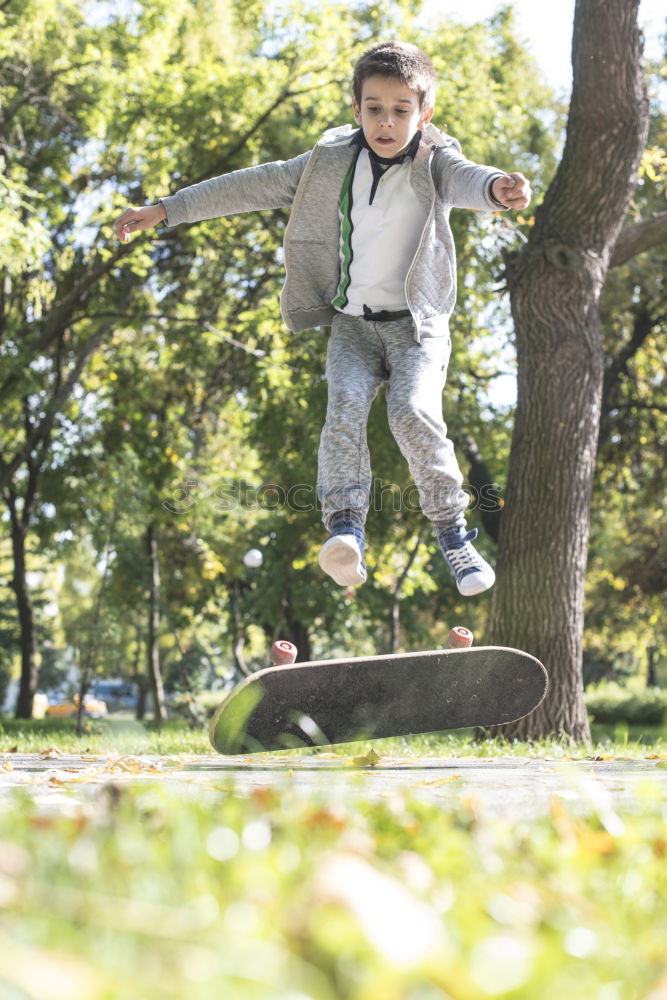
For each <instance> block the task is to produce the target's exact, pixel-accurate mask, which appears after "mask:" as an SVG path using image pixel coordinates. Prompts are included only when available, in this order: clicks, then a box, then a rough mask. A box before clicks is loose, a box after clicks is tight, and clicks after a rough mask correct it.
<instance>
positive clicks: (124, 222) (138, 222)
mask: <svg viewBox="0 0 667 1000" xmlns="http://www.w3.org/2000/svg"><path fill="white" fill-rule="evenodd" d="M166 218H167V212H166V210H165V207H164V205H163V204H162V202H158V203H157V205H145V206H144V207H143V208H126V209H125V211H124V212H123V214H122V215H119V216H118V218H117V219H116V221H115V222H114V223H113V230H114V232H115V234H116V236H117V237H118V239H119V240H120V241H121V242H122V243H129V241H130V236H131V235H132V233H137V232H139V230H141V229H152V228H153V226H157V225H158V223H160V222H164V221H165V220H166Z"/></svg>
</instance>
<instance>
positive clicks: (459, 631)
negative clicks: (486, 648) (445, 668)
mask: <svg viewBox="0 0 667 1000" xmlns="http://www.w3.org/2000/svg"><path fill="white" fill-rule="evenodd" d="M472 640H473V634H472V632H471V631H470V629H469V628H464V627H463V625H456V626H455V627H454V628H453V629H450V632H449V638H448V640H447V641H448V643H449V648H450V649H467V648H468V646H472Z"/></svg>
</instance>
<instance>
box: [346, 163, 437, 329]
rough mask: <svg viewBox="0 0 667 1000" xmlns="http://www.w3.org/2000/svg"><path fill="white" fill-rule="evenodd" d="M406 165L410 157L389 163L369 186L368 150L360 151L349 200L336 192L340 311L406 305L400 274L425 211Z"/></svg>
mask: <svg viewBox="0 0 667 1000" xmlns="http://www.w3.org/2000/svg"><path fill="white" fill-rule="evenodd" d="M411 168H412V157H410V156H406V158H405V159H404V160H403V162H402V163H398V164H394V165H390V166H388V167H387V168H386V170H385V171H384V173H383V174H382V176H381V177H380V179H379V181H378V182H377V186H376V189H375V191H373V187H374V178H373V168H372V165H371V160H370V156H369V152H368V150H367V149H366V148H362V149H361V150H360V152H359V156H358V158H357V161H356V167H355V168H354V175H353V177H352V181H351V184H350V185H349V190H350V192H351V196H352V197H351V204H349V202H344V201H343V193H344V191H345V186H344V188H343V192H341V206H340V207H341V212H340V217H341V248H340V261H341V284H340V286H339V290H338V294H337V296H336V298H335V299H334V302H333V304H334V306H335V307H336V309H338V310H339V311H340V312H345V313H349V314H350V315H353V316H362V315H363V312H364V309H363V307H364V306H368V307H369V308H370V309H372V310H373V312H377V311H380V310H383V309H388V310H390V311H392V312H393V311H397V310H400V309H406V308H407V300H406V296H405V279H406V277H407V273H408V270H409V268H410V264H411V263H412V261H413V258H414V256H415V254H416V252H417V247H418V246H419V240H420V238H421V234H422V232H423V230H424V225H425V224H426V218H427V214H428V213H427V212H426V210H425V209H424V207H423V206H422V205H421V203H420V202H419V200H418V198H417V195H416V194H415V192H414V190H413V188H412V185H411V184H410V170H411ZM371 196H372V202H371ZM346 217H347V220H349V223H351V230H350V226H349V224H348V225H347V226H346V224H345V222H346ZM350 248H351V253H350ZM348 262H349V265H348ZM346 265H347V266H346Z"/></svg>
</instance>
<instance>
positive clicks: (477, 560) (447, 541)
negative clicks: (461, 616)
mask: <svg viewBox="0 0 667 1000" xmlns="http://www.w3.org/2000/svg"><path fill="white" fill-rule="evenodd" d="M476 538H477V528H473V529H472V531H468V532H466V529H465V527H464V526H463V525H456V526H455V527H453V528H448V529H447V530H446V531H443V532H441V533H440V534H439V535H438V542H439V544H440V548H441V549H442V554H443V556H444V557H445V561H446V563H447V565H448V566H449V568H450V570H451V571H452V573H453V574H454V579H455V580H456V586H457V587H458V588H459V593H460V594H463V596H464V597H474V595H475V594H483V593H484V591H485V590H488V589H489V588H490V587H492V586H493V584H494V583H495V580H496V574H495V573H494V572H493V570H492V568H491V567H490V566H489V564H488V562H486V560H485V559H483V558H482V557H481V556H480V554H479V552H478V551H477V550H476V549H475V547H474V545H473V544H472V543H473V542H474V541H475V539H476Z"/></svg>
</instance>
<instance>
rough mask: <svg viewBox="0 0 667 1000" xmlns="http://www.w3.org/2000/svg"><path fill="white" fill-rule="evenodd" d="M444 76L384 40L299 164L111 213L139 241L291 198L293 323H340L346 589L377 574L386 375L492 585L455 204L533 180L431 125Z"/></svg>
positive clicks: (337, 399)
mask: <svg viewBox="0 0 667 1000" xmlns="http://www.w3.org/2000/svg"><path fill="white" fill-rule="evenodd" d="M436 82H437V81H436V75H435V70H434V68H433V65H432V63H431V61H430V59H429V58H428V56H427V55H426V53H425V52H423V51H422V50H421V49H419V48H417V46H416V45H411V44H409V43H407V42H379V43H377V44H375V45H372V46H371V47H370V48H369V49H368V50H367V51H366V52H365V53H364V55H363V56H362V57H361V58H360V59H359V61H358V62H357V64H356V66H355V69H354V76H353V94H354V100H353V109H354V118H355V121H356V123H357V125H359V126H360V127H359V128H358V129H352V128H351V127H350V126H349V125H346V126H343V127H341V128H335V129H331V130H330V131H328V132H326V133H325V134H324V136H323V137H322V138H321V139H320V141H319V142H318V143H317V144H316V146H315V147H314V149H312V150H311V151H309V152H306V153H302V154H301V155H300V156H297V157H295V158H294V159H292V160H287V161H278V162H275V163H265V164H261V165H260V166H256V167H249V168H246V169H244V170H236V171H233V172H232V173H229V174H223V175H222V176H220V177H214V178H213V179H212V180H208V181H203V182H202V183H200V184H194V185H192V186H191V187H187V188H184V189H183V190H181V191H179V192H177V193H176V194H175V195H172V196H171V197H167V198H162V199H161V200H160V201H159V202H158V203H157V204H156V205H149V206H146V207H145V208H128V209H127V210H126V211H125V212H123V214H122V215H121V216H120V217H119V218H118V219H117V220H116V221H115V222H114V230H115V231H116V233H117V235H118V237H119V239H121V240H122V241H124V242H127V241H128V240H129V239H130V235H131V234H132V233H133V232H136V231H137V230H142V229H150V228H151V227H152V226H155V225H157V224H158V223H160V222H166V224H167V225H168V226H177V225H179V224H180V223H182V222H198V221H200V220H202V219H211V218H216V217H218V216H222V215H235V214H237V213H239V212H249V211H254V210H261V209H272V208H287V207H290V206H291V213H290V219H289V223H288V225H287V228H286V230H285V270H286V281H285V285H284V287H283V290H282V293H281V296H280V305H281V312H282V316H283V319H284V321H285V323H286V325H287V327H288V328H289V329H290V330H293V331H294V332H298V331H299V330H304V329H309V328H311V327H318V326H331V336H330V338H329V346H328V351H327V362H326V375H327V381H328V386H329V397H328V406H327V416H326V422H325V425H324V428H323V430H322V436H321V439H320V448H319V453H318V478H317V495H318V499H319V501H320V503H321V505H322V520H323V523H324V526H325V528H326V529H327V532H328V535H329V536H328V538H327V539H326V541H325V542H324V544H323V546H322V548H321V550H320V555H319V564H320V566H321V568H322V569H323V570H324V571H325V572H326V573H327V574H329V576H331V577H332V578H333V579H334V580H335V581H336V583H338V584H339V585H340V586H343V587H348V586H358V585H360V584H362V583H364V582H365V580H366V566H365V563H364V538H365V536H364V525H365V521H366V514H367V512H368V507H369V502H370V488H371V467H370V457H369V452H368V446H367V442H366V427H367V421H368V413H369V410H370V406H371V403H372V401H373V399H374V397H375V395H376V394H377V391H378V389H379V387H380V385H381V384H382V383H383V382H387V413H388V418H389V426H390V428H391V432H392V434H393V436H394V438H395V439H396V442H397V444H398V446H399V448H400V449H401V452H402V453H403V455H404V456H405V458H406V459H407V462H408V466H409V469H410V472H411V474H412V477H413V479H414V481H415V484H416V485H417V488H418V490H419V499H420V504H421V508H422V510H423V512H424V514H425V515H426V517H428V518H429V519H430V521H431V522H432V524H433V527H434V532H435V535H436V538H437V539H438V543H439V545H440V548H441V550H442V552H443V555H444V557H445V560H446V561H447V564H448V565H449V568H450V569H451V571H452V573H453V575H454V578H455V580H456V584H457V587H458V589H459V591H460V593H461V594H463V595H465V596H471V595H474V594H480V593H482V592H483V591H485V590H488V589H489V587H491V586H493V583H494V580H495V575H494V572H493V569H492V568H491V566H489V564H488V563H487V562H486V561H485V560H484V559H483V558H482V557H481V555H480V554H479V553H478V552H477V551H476V550H475V548H474V546H473V544H472V543H473V541H474V540H475V538H476V535H477V531H476V530H473V531H466V525H465V515H464V512H465V508H466V506H467V503H468V497H467V495H466V493H465V491H464V490H463V489H462V484H463V477H462V475H461V472H460V469H459V467H458V463H457V461H456V457H455V455H454V448H453V446H452V443H451V441H450V440H449V439H448V438H447V428H446V426H445V423H444V420H443V415H442V390H443V387H444V384H445V378H446V374H447V364H448V361H449V354H450V350H451V342H450V337H449V326H448V323H449V317H450V315H451V313H452V310H453V308H454V302H455V299H456V257H455V249H454V242H453V239H452V232H451V229H450V227H449V212H450V209H451V208H468V209H476V210H478V211H496V210H497V209H499V208H512V209H524V208H525V207H526V206H527V204H528V202H529V199H530V186H529V184H528V181H527V180H526V178H525V177H524V176H523V175H522V174H520V173H511V174H506V173H504V172H503V171H501V170H497V169H495V168H493V167H487V166H480V165H478V164H475V163H472V162H471V161H470V160H466V159H465V158H464V157H463V156H462V154H461V147H460V146H459V143H458V142H457V140H456V139H453V138H452V137H450V136H448V135H445V134H444V133H441V132H440V131H439V130H438V129H436V128H435V127H434V126H433V125H432V124H431V118H432V116H433V109H434V104H435V88H436Z"/></svg>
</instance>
